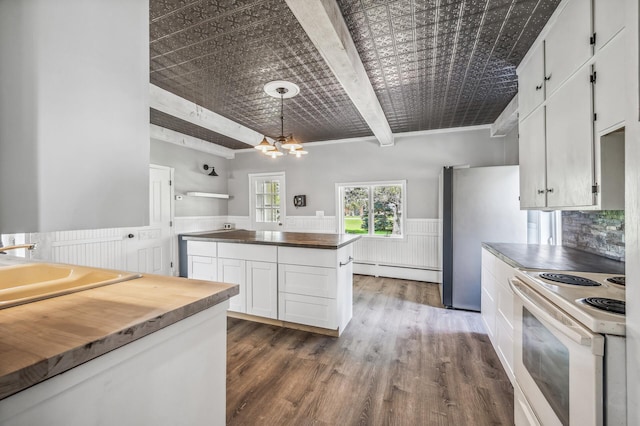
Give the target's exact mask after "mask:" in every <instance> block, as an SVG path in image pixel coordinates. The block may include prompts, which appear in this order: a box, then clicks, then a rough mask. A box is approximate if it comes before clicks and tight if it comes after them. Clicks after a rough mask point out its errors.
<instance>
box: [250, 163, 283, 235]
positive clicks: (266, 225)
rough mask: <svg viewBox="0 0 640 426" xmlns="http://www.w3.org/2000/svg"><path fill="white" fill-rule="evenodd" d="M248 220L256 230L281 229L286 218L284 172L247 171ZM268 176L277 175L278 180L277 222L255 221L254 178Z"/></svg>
mask: <svg viewBox="0 0 640 426" xmlns="http://www.w3.org/2000/svg"><path fill="white" fill-rule="evenodd" d="M248 177H249V220H250V221H251V229H253V230H256V231H281V230H283V225H284V222H285V218H286V205H287V202H286V200H287V198H286V194H287V193H286V188H285V183H286V175H285V172H265V173H249V174H248ZM268 177H277V178H278V179H279V180H280V191H279V192H280V221H279V222H257V221H256V219H257V218H256V202H255V200H256V191H255V186H254V183H255V179H262V178H268Z"/></svg>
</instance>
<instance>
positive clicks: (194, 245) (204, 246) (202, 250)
mask: <svg viewBox="0 0 640 426" xmlns="http://www.w3.org/2000/svg"><path fill="white" fill-rule="evenodd" d="M216 244H217V243H214V242H211V241H187V254H188V255H190V256H191V255H196V256H209V257H216Z"/></svg>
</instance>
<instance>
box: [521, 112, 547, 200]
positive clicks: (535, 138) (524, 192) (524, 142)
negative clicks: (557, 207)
mask: <svg viewBox="0 0 640 426" xmlns="http://www.w3.org/2000/svg"><path fill="white" fill-rule="evenodd" d="M544 120H545V107H542V108H539V109H537V110H536V111H535V112H534V113H533V114H531V115H530V116H528V117H527V118H525V119H524V120H523V121H521V122H520V139H519V144H520V148H519V152H520V154H519V156H520V207H521V208H523V209H524V208H527V209H536V208H538V209H539V208H544V207H546V205H547V204H546V203H547V198H546V188H547V179H546V173H547V163H546V154H545V149H546V147H545V132H544V127H545V125H544Z"/></svg>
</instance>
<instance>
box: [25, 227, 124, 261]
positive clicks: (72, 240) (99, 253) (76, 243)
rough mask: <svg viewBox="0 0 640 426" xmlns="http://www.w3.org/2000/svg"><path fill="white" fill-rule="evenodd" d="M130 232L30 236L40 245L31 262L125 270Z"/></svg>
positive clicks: (109, 231)
mask: <svg viewBox="0 0 640 426" xmlns="http://www.w3.org/2000/svg"><path fill="white" fill-rule="evenodd" d="M128 233H129V231H128V230H127V228H109V229H92V230H83V231H59V232H44V233H37V234H27V241H29V242H35V243H37V244H38V245H37V248H36V250H34V251H32V252H30V254H31V258H32V259H39V260H47V261H51V262H59V263H73V264H75V265H86V266H95V267H99V268H109V269H125V268H126V236H127V234H128Z"/></svg>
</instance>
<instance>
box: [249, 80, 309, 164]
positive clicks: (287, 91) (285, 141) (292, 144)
mask: <svg viewBox="0 0 640 426" xmlns="http://www.w3.org/2000/svg"><path fill="white" fill-rule="evenodd" d="M264 91H265V92H266V93H267V94H268V95H269V96H273V97H274V98H280V136H278V137H277V138H275V139H274V141H273V144H270V143H269V141H268V140H267V137H266V136H264V137H263V138H262V142H260V143H259V144H258V145H256V146H255V148H256V149H257V150H260V151H261V152H262V153H263V154H265V155H268V156H270V157H271V158H277V157H282V156H283V155H284V152H283V151H281V149H282V150H285V151H288V152H289V154H290V155H295V156H296V157H298V158H300V157H302V156H303V155H305V154H308V152H307V151H305V149H304V148H303V147H302V144H301V143H300V142H298V141H297V140H296V139H295V138H294V137H293V134H291V133H289V135H287V136H285V135H284V98H293V97H294V96H296V95H297V94H298V93H299V92H300V88H299V87H298V86H297V85H296V84H294V83H291V82H289V81H271V82H269V83H267V84H265V85H264ZM278 145H279V147H278Z"/></svg>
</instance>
